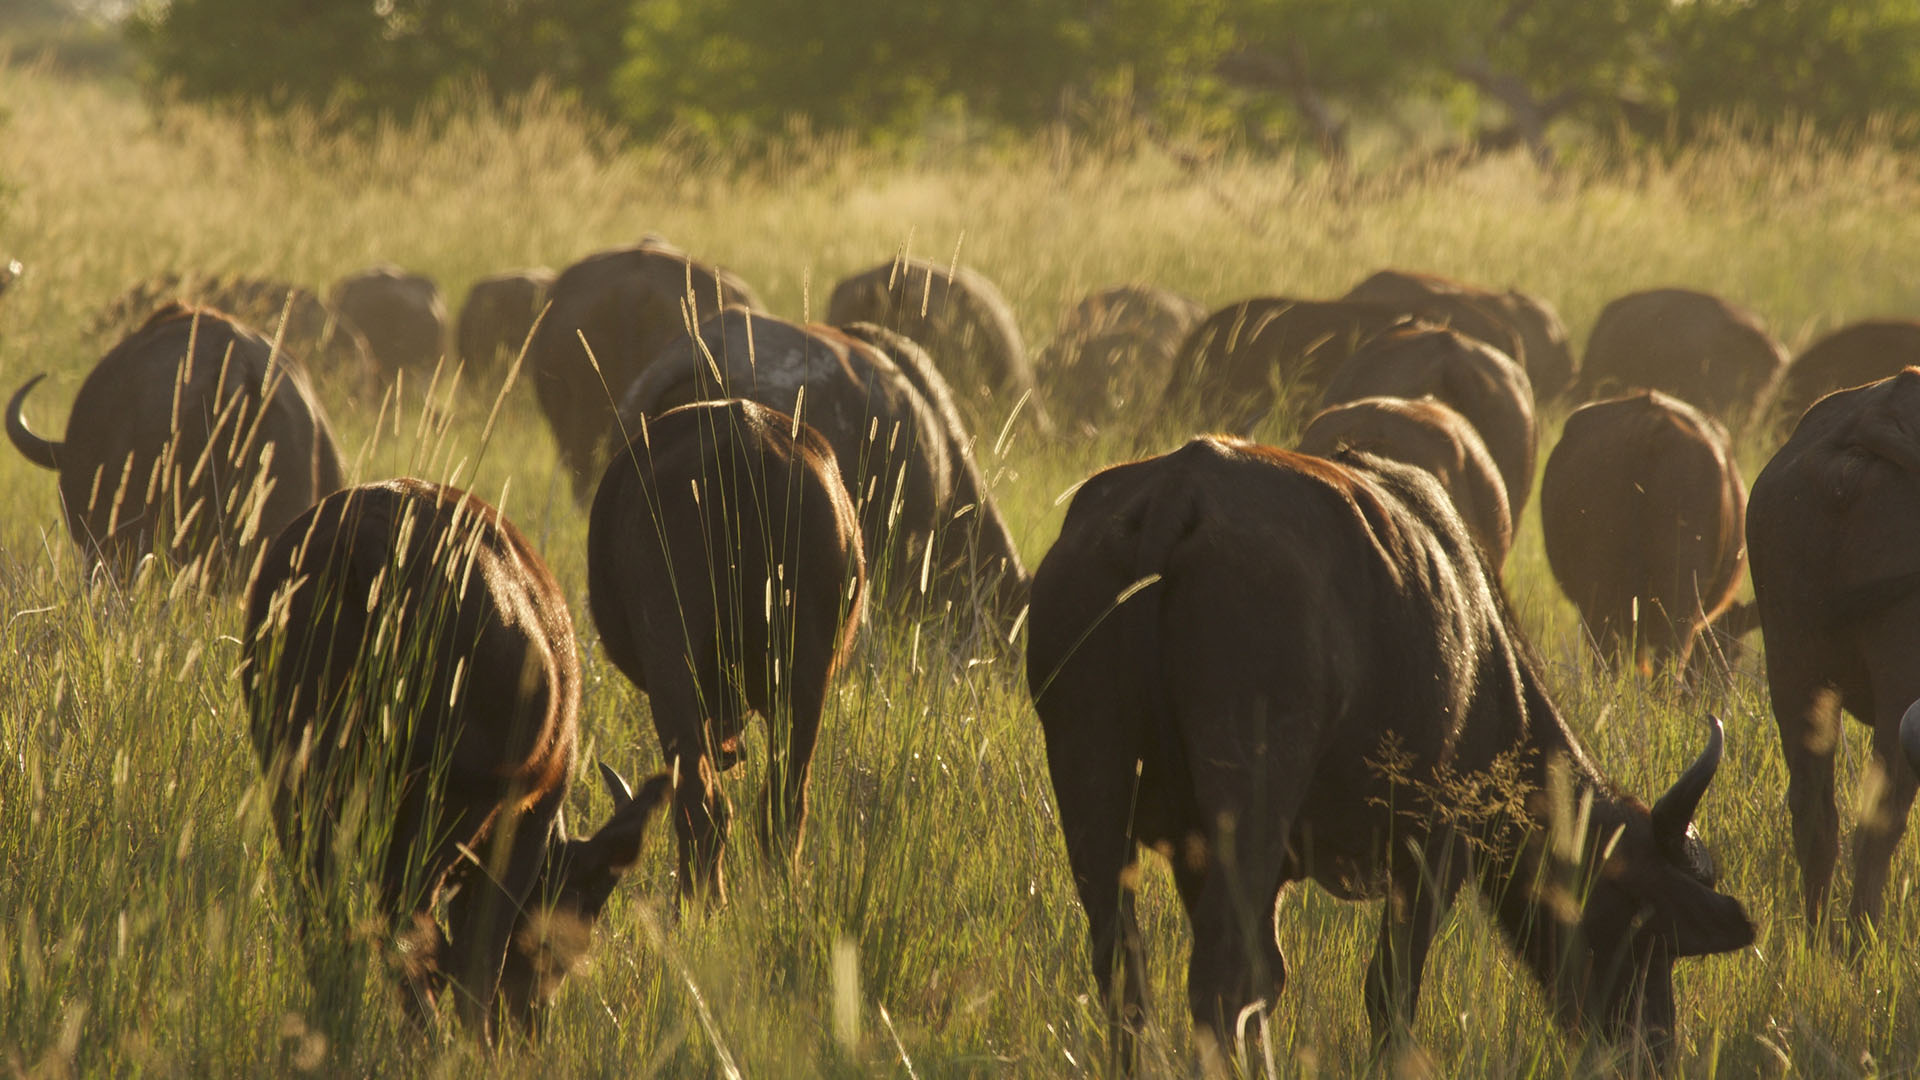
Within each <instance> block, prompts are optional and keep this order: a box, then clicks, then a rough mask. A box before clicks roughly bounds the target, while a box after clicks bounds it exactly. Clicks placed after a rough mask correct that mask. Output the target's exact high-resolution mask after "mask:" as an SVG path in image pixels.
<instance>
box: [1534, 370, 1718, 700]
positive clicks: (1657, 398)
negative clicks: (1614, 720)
mask: <svg viewBox="0 0 1920 1080" xmlns="http://www.w3.org/2000/svg"><path fill="white" fill-rule="evenodd" d="M1746 511H1747V491H1746V487H1745V486H1744V485H1743V484H1742V482H1741V479H1740V466H1739V464H1738V463H1737V462H1735V461H1734V459H1733V446H1732V443H1731V442H1730V441H1729V440H1728V438H1727V430H1726V428H1724V427H1722V426H1721V425H1720V423H1719V422H1718V421H1716V420H1714V419H1713V418H1712V417H1709V416H1707V415H1706V414H1704V413H1702V412H1701V411H1700V410H1698V409H1696V408H1694V407H1693V406H1691V405H1688V404H1687V403H1686V402H1684V401H1681V400H1679V399H1678V398H1672V397H1668V396H1667V395H1665V394H1662V393H1659V392H1658V391H1653V390H1646V391H1641V392H1640V393H1637V394H1628V395H1626V396H1624V397H1618V398H1611V399H1609V400H1606V401H1596V402H1592V403H1590V404H1587V405H1583V406H1581V407H1580V408H1578V409H1576V410H1574V412H1573V413H1572V415H1570V416H1568V417H1567V424H1566V427H1565V428H1564V429H1563V430H1562V431H1561V435H1560V442H1559V443H1558V444H1556V445H1555V446H1554V448H1553V453H1552V454H1550V455H1548V457H1547V467H1546V470H1545V472H1544V474H1543V475H1542V476H1541V478H1540V528H1541V532H1542V533H1543V534H1544V536H1545V539H1546V545H1547V562H1548V564H1549V565H1550V566H1551V567H1552V568H1553V576H1554V579H1555V580H1556V581H1558V582H1559V583H1560V588H1561V591H1563V592H1565V593H1566V594H1567V597H1568V598H1569V599H1571V600H1572V601H1573V602H1574V605H1575V606H1576V607H1578V608H1579V609H1580V617H1581V619H1582V620H1584V621H1585V623H1586V626H1587V633H1588V634H1589V635H1591V637H1592V639H1593V641H1594V643H1595V644H1596V645H1597V646H1598V647H1599V649H1600V652H1601V654H1602V655H1603V656H1605V657H1606V659H1607V661H1608V662H1609V663H1612V664H1614V665H1616V666H1630V667H1633V668H1635V669H1637V670H1639V671H1640V672H1641V674H1643V675H1648V674H1652V672H1653V668H1654V666H1655V665H1656V664H1664V663H1667V662H1669V661H1671V662H1673V663H1676V664H1678V665H1680V666H1681V667H1685V666H1687V664H1688V662H1689V660H1690V658H1691V657H1692V654H1693V651H1694V647H1695V642H1696V639H1697V638H1698V637H1699V636H1700V635H1701V634H1702V633H1703V632H1705V631H1706V629H1707V627H1708V625H1709V624H1710V623H1712V622H1713V621H1714V620H1715V619H1718V618H1719V617H1720V616H1721V615H1722V614H1723V613H1725V612H1726V611H1727V610H1728V608H1729V607H1731V605H1732V604H1733V597H1734V594H1735V593H1736V592H1737V591H1739V588H1740V579H1741V576H1742V574H1743V573H1744V572H1745V570H1746V568H1747V546H1746V523H1747V516H1746Z"/></svg>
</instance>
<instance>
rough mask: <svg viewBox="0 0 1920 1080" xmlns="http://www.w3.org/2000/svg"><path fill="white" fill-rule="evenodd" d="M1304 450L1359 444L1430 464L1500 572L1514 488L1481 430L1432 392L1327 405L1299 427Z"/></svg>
mask: <svg viewBox="0 0 1920 1080" xmlns="http://www.w3.org/2000/svg"><path fill="white" fill-rule="evenodd" d="M1298 449H1299V451H1300V452H1301V453H1303V454H1312V455H1314V456H1315V457H1325V458H1330V457H1334V456H1335V455H1337V454H1339V453H1340V452H1342V451H1345V450H1358V451H1362V452H1364V453H1368V454H1373V455H1376V456H1378V457H1383V458H1388V459H1390V460H1393V461H1398V462H1401V463H1402V464H1406V465H1413V466H1415V467H1417V468H1421V469H1425V470H1426V471H1427V472H1428V473H1429V474H1430V475H1432V477H1433V478H1434V479H1435V480H1437V481H1439V483H1440V489H1441V490H1442V491H1445V492H1446V493H1447V497H1448V498H1449V499H1451V500H1452V502H1453V507H1454V509H1456V510H1458V511H1459V512H1460V520H1461V523H1462V524H1464V525H1466V527H1467V533H1468V534H1469V535H1470V536H1472V537H1473V539H1474V541H1475V542H1476V543H1478V544H1479V545H1480V550H1481V551H1482V552H1484V553H1485V554H1486V556H1487V566H1488V567H1489V568H1490V569H1492V570H1493V571H1494V572H1495V573H1496V574H1497V573H1499V571H1500V567H1501V566H1502V565H1503V564H1505V563H1506V561H1507V551H1508V549H1509V548H1511V547H1512V546H1513V515H1512V513H1511V511H1510V510H1509V508H1508V506H1507V486H1506V484H1505V482H1504V481H1502V480H1501V479H1500V470H1499V468H1498V467H1497V466H1495V465H1494V463H1493V455H1491V454H1489V453H1487V445H1486V443H1484V442H1482V441H1481V440H1480V433H1479V432H1478V431H1476V430H1474V426H1473V425H1472V424H1470V423H1468V422H1467V420H1466V418H1465V417H1463V416H1461V415H1460V414H1459V413H1457V412H1455V411H1454V410H1453V409H1452V408H1451V407H1450V406H1448V405H1445V404H1443V403H1441V402H1439V401H1436V400H1434V399H1433V398H1430V397H1426V398H1419V399H1416V400H1412V401H1409V400H1407V399H1406V398H1397V397H1369V398H1360V399H1359V400H1357V401H1349V402H1346V403H1344V404H1340V405H1335V406H1333V407H1332V408H1330V409H1325V410H1322V411H1321V412H1320V414H1319V415H1317V416H1315V417H1314V418H1313V420H1312V421H1310V422H1309V423H1308V424H1307V429H1306V430H1305V431H1303V432H1301V433H1300V445H1299V447H1298Z"/></svg>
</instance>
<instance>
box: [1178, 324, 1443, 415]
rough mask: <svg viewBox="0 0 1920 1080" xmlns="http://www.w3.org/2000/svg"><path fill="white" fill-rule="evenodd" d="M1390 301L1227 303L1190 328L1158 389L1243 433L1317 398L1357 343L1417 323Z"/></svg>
mask: <svg viewBox="0 0 1920 1080" xmlns="http://www.w3.org/2000/svg"><path fill="white" fill-rule="evenodd" d="M1413 321H1414V320H1413V319H1412V317H1411V316H1409V315H1408V314H1407V313H1406V312H1405V311H1403V310H1401V309H1400V308H1398V307H1395V306H1393V305H1390V304H1375V303H1368V302H1362V301H1358V300H1296V299H1292V298H1290V297H1281V296H1261V297H1255V298H1253V299H1250V300H1242V301H1240V302H1239V303H1235V304H1229V305H1227V306H1226V307H1223V308H1221V309H1219V310H1218V311H1215V312H1214V313H1213V314H1211V315H1208V316H1207V317H1206V318H1205V319H1202V320H1201V321H1200V323H1199V324H1198V325H1197V326H1195V327H1194V328H1193V329H1192V330H1191V331H1189V332H1188V334H1187V338H1186V340H1185V341H1183V342H1181V343H1180V349H1179V351H1178V352H1177V353H1175V355H1174V358H1173V374H1172V376H1171V377H1170V378H1169V379H1168V380H1167V387H1166V390H1165V392H1164V393H1163V394H1162V395H1161V400H1162V405H1163V407H1164V408H1167V409H1170V410H1172V411H1175V412H1177V413H1178V414H1179V415H1180V416H1183V417H1188V418H1189V419H1190V421H1191V422H1192V423H1194V424H1197V425H1199V426H1200V427H1202V428H1210V429H1216V430H1225V431H1234V432H1241V433H1245V432H1247V431H1249V430H1250V429H1251V428H1252V427H1253V425H1254V424H1257V423H1259V422H1260V421H1261V420H1262V419H1264V418H1265V417H1266V416H1267V414H1269V413H1271V412H1273V411H1275V410H1276V409H1278V410H1281V411H1283V412H1288V411H1294V410H1298V409H1300V408H1302V407H1304V406H1307V405H1309V404H1311V403H1314V402H1318V401H1319V400H1320V394H1321V392H1322V391H1323V390H1325V389H1326V385H1327V380H1328V379H1329V378H1330V377H1332V375H1333V372H1334V369H1336V368H1338V367H1339V366H1340V365H1341V363H1343V362H1344V361H1345V360H1346V359H1347V358H1348V357H1349V356H1352V355H1353V353H1354V350H1355V349H1358V348H1359V347H1360V346H1361V345H1362V344H1364V343H1366V342H1368V341H1370V340H1372V339H1373V338H1374V337H1376V336H1377V335H1379V334H1381V333H1384V332H1385V331H1387V330H1389V329H1391V328H1393V327H1396V326H1402V325H1406V324H1409V323H1411V322H1413Z"/></svg>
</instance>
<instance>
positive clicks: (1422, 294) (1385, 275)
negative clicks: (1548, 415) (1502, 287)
mask: <svg viewBox="0 0 1920 1080" xmlns="http://www.w3.org/2000/svg"><path fill="white" fill-rule="evenodd" d="M1345 298H1346V299H1348V300H1370V301H1373V302H1375V303H1380V304H1394V305H1397V306H1399V307H1401V308H1403V309H1404V310H1406V311H1407V312H1408V313H1409V314H1412V315H1417V316H1419V317H1420V318H1423V319H1426V320H1427V321H1429V322H1435V323H1441V324H1443V325H1447V326H1451V327H1453V328H1454V329H1455V330H1459V331H1460V332H1462V333H1465V334H1471V335H1472V336H1474V337H1477V338H1479V339H1480V340H1482V341H1484V342H1486V343H1487V344H1489V345H1492V346H1494V347H1495V348H1497V349H1499V350H1500V351H1502V352H1504V353H1506V354H1507V355H1508V356H1511V357H1513V358H1514V359H1515V360H1516V361H1518V362H1519V363H1520V366H1521V367H1523V368H1525V369H1526V370H1527V378H1528V379H1530V380H1532V382H1533V391H1534V393H1535V394H1538V395H1539V396H1540V399H1541V400H1542V401H1548V400H1551V399H1553V398H1555V397H1558V396H1559V395H1560V392H1561V391H1563V390H1565V389H1566V388H1567V387H1568V386H1569V385H1570V384H1571V383H1572V382H1573V375H1574V361H1573V350H1572V349H1571V348H1570V347H1569V346H1568V343H1567V326H1566V324H1565V323H1563V322H1561V321H1560V313H1559V312H1557V311H1555V310H1554V309H1553V305H1552V304H1549V303H1547V302H1546V301H1545V300H1543V299H1541V298H1540V297H1538V296H1534V295H1533V294H1531V293H1525V292H1521V291H1520V290H1518V289H1508V290H1507V291H1505V292H1495V291H1493V290H1492V289H1484V288H1481V287H1480V286H1477V285H1469V284H1467V283H1466V282H1464V281H1456V280H1454V279H1453V278H1447V277H1441V276H1440V275H1438V274H1422V273H1418V272H1416V271H1411V270H1381V271H1379V272H1378V273H1375V274H1373V275H1372V276H1370V277H1368V278H1367V279H1366V280H1365V281H1362V282H1361V283H1360V284H1358V285H1355V286H1354V287H1353V288H1352V289H1350V290H1348V292H1347V295H1346V297H1345ZM1509 343H1510V344H1511V347H1509Z"/></svg>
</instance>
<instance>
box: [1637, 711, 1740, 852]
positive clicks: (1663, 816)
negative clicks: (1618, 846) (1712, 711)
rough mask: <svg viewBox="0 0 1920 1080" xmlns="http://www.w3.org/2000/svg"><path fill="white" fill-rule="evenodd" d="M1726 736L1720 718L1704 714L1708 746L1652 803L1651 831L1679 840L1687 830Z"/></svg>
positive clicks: (1709, 781)
mask: <svg viewBox="0 0 1920 1080" xmlns="http://www.w3.org/2000/svg"><path fill="white" fill-rule="evenodd" d="M1724 745H1725V738H1724V736H1723V735H1722V734H1721V730H1720V718H1719V717H1717V716H1712V715H1709V716H1708V717H1707V748H1706V749H1705V750H1702V751H1701V752H1700V756H1699V757H1698V758H1696V759H1694V762H1693V764H1691V765H1689V766H1687V771H1686V772H1683V773H1681V774H1680V779H1678V780H1675V781H1674V782H1673V786H1672V787H1670V788H1668V789H1667V793H1666V794H1665V795H1662V796H1660V801H1658V802H1656V803H1654V804H1653V834H1654V835H1655V836H1656V837H1659V838H1661V839H1663V840H1679V839H1680V838H1682V837H1684V836H1685V835H1686V833H1687V826H1688V824H1690V823H1691V822H1692V821H1693V812H1694V810H1695V809H1697V808H1698V807H1699V806H1700V797H1701V796H1702V795H1705V794H1706V793H1707V785H1708V784H1710V783H1712V782H1713V774H1714V773H1715V772H1716V771H1718V770H1719V768H1720V754H1721V751H1722V749H1723V748H1724Z"/></svg>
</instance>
